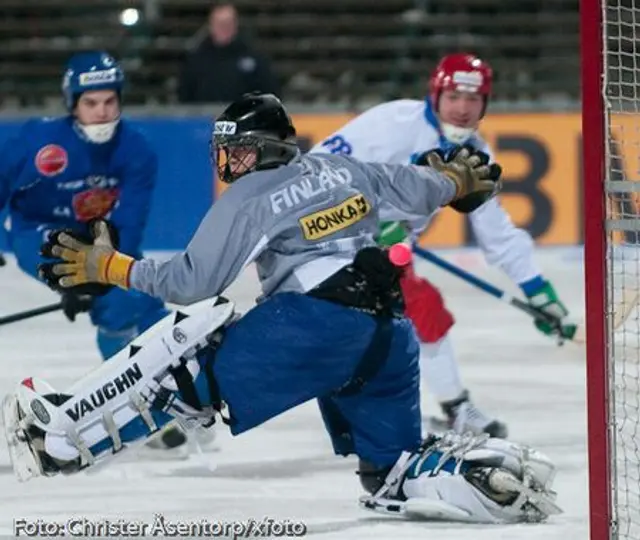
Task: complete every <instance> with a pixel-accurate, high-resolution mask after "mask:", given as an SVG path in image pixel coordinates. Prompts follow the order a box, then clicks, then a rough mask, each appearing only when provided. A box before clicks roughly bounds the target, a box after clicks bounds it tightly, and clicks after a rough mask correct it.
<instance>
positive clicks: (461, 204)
mask: <svg viewBox="0 0 640 540" xmlns="http://www.w3.org/2000/svg"><path fill="white" fill-rule="evenodd" d="M415 163H416V165H427V166H429V167H431V168H432V169H435V170H436V171H438V172H440V173H442V174H444V175H445V176H446V177H447V178H449V179H450V180H452V181H453V182H454V183H455V184H456V196H455V198H454V200H453V201H452V202H451V203H449V206H451V207H452V208H453V209H454V210H456V211H458V212H460V213H463V214H468V213H470V212H473V211H474V210H475V209H476V208H478V207H479V206H482V205H483V204H484V203H485V202H486V201H488V200H489V199H491V198H492V197H494V196H495V195H496V194H497V193H498V192H499V191H500V189H501V187H502V184H501V182H500V176H501V175H502V168H501V167H500V165H498V164H497V163H492V164H489V156H488V155H487V154H485V153H484V152H480V151H478V150H476V149H474V148H473V147H471V146H469V145H465V146H458V147H456V148H455V149H454V150H453V151H452V152H450V153H449V154H447V155H445V153H444V152H443V151H442V150H439V149H438V150H431V151H429V152H425V153H424V154H422V155H421V156H419V157H418V158H417V159H416V161H415Z"/></svg>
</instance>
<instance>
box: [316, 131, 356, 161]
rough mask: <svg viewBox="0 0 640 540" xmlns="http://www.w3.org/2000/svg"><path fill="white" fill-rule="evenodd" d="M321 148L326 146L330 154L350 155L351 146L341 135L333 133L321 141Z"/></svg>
mask: <svg viewBox="0 0 640 540" xmlns="http://www.w3.org/2000/svg"><path fill="white" fill-rule="evenodd" d="M322 146H323V148H327V149H328V150H329V152H330V153H332V154H344V155H347V156H349V155H351V152H352V151H353V148H352V147H351V144H349V143H348V142H347V141H346V140H345V139H344V137H343V136H342V135H334V136H333V137H331V138H330V139H327V140H326V141H324V142H323V143H322Z"/></svg>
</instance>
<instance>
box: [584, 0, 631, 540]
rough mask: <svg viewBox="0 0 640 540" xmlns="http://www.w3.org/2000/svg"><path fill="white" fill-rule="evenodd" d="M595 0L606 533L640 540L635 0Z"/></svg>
mask: <svg viewBox="0 0 640 540" xmlns="http://www.w3.org/2000/svg"><path fill="white" fill-rule="evenodd" d="M601 1H602V9H603V22H604V25H603V29H604V40H603V43H604V49H605V50H604V64H605V68H604V84H603V92H604V101H605V118H606V131H605V133H606V139H607V141H606V160H607V161H606V163H605V170H606V171H607V172H606V174H607V177H606V179H605V180H606V182H605V186H606V191H607V210H606V211H607V224H606V225H607V235H606V237H607V246H606V251H607V312H608V313H607V323H608V330H607V333H608V336H609V350H608V362H609V369H608V372H609V389H610V399H611V401H610V408H609V430H610V435H611V461H612V463H611V481H612V503H613V515H612V518H613V523H614V524H615V525H614V530H613V531H612V533H613V534H612V538H615V539H618V538H619V539H620V540H622V539H634V540H640V321H639V319H638V312H637V309H636V307H635V306H636V294H637V293H638V292H639V290H640V289H639V288H638V285H639V283H640V256H639V249H638V248H639V245H640V244H639V240H640V235H639V232H640V227H639V224H640V219H638V218H639V217H640V211H639V210H640V189H639V188H640V182H637V181H638V180H640V110H639V109H640V100H639V97H640V96H639V93H640V54H638V53H640V50H638V49H639V48H640V41H638V40H639V38H640V2H639V1H637V0H601ZM584 144H585V145H588V144H589V141H588V140H586V139H585V141H584ZM585 204H589V201H585ZM627 315H628V318H626V319H625V320H624V322H622V323H620V320H621V319H624V318H625V317H626V316H627Z"/></svg>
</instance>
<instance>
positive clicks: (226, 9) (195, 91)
mask: <svg viewBox="0 0 640 540" xmlns="http://www.w3.org/2000/svg"><path fill="white" fill-rule="evenodd" d="M254 90H258V91H261V92H265V93H273V94H276V95H278V96H280V88H279V85H278V84H277V82H276V79H275V77H274V76H273V74H272V73H271V69H270V68H269V64H268V62H267V60H266V58H264V57H263V56H261V55H260V54H258V52H257V51H256V50H254V49H253V48H252V47H251V45H250V44H249V43H248V42H247V40H246V39H244V38H243V36H242V35H241V34H240V33H239V31H238V12H237V10H236V8H235V6H234V5H233V4H231V3H230V2H224V3H219V4H215V5H213V6H212V7H211V9H210V11H209V32H208V35H207V36H206V37H205V38H204V39H203V40H202V42H201V43H200V44H199V45H198V47H197V48H196V49H195V50H194V51H192V52H191V53H190V54H189V56H188V57H187V58H186V61H185V63H184V66H183V69H182V73H181V76H180V82H179V85H178V99H179V100H180V102H181V103H227V102H230V101H235V100H237V99H239V98H240V97H241V96H242V95H243V94H245V93H247V92H252V91H254ZM280 97H281V96H280Z"/></svg>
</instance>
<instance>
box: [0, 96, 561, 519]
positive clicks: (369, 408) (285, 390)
mask: <svg viewBox="0 0 640 540" xmlns="http://www.w3.org/2000/svg"><path fill="white" fill-rule="evenodd" d="M212 148H213V149H214V150H215V151H216V152H217V159H216V163H217V164H218V167H219V175H220V178H222V179H224V180H225V181H227V182H229V183H230V184H231V185H230V187H229V189H227V190H226V191H225V194H224V196H223V197H222V198H220V199H219V200H218V201H216V203H215V204H214V205H213V206H212V207H211V208H210V210H209V212H208V213H207V215H206V216H205V217H204V219H203V221H202V223H201V224H200V226H199V228H198V230H197V232H196V233H195V236H194V238H193V239H192V240H191V242H190V243H189V245H188V246H187V248H186V250H185V251H184V252H181V253H178V254H176V255H175V256H174V257H172V258H171V259H169V260H167V261H163V262H160V261H155V260H153V259H147V258H142V259H137V260H136V259H133V258H132V257H129V256H127V255H125V254H122V253H120V252H118V251H117V250H116V249H115V248H114V246H113V242H112V239H111V238H110V235H109V228H108V225H107V224H106V223H105V222H104V221H97V222H94V223H92V224H91V227H90V230H91V236H90V239H87V238H85V237H81V236H79V235H74V234H73V233H72V232H70V231H65V230H60V231H56V232H54V233H52V234H51V235H50V236H49V238H48V240H47V242H46V243H45V245H44V246H43V248H42V251H43V254H44V255H45V257H48V258H49V259H50V261H51V262H48V263H46V264H44V265H42V267H41V269H40V271H41V276H42V278H43V279H44V280H45V281H46V282H47V283H48V284H49V285H50V286H51V287H53V288H56V289H61V290H64V289H68V288H74V287H79V286H83V285H84V284H86V283H102V284H105V285H107V286H114V287H120V288H123V289H136V290H141V291H144V292H147V293H148V294H152V295H154V296H156V297H159V298H161V299H163V300H165V301H167V302H171V303H176V304H181V305H183V306H186V307H184V308H181V309H180V310H179V311H177V312H176V313H173V314H171V315H169V316H167V317H165V318H164V319H162V320H161V321H159V322H158V323H157V324H156V325H154V326H152V327H151V328H149V329H148V330H147V331H146V332H144V333H143V334H142V335H141V336H139V337H138V338H136V339H135V340H134V341H133V342H132V343H131V344H130V345H129V346H128V347H127V348H125V349H123V350H121V351H120V352H119V353H118V354H117V355H116V356H115V357H113V358H112V359H111V360H110V361H109V362H107V363H105V364H103V365H102V366H100V367H99V368H98V369H96V370H95V371H94V372H92V373H90V374H89V375H87V376H86V377H84V378H83V379H81V380H79V381H77V382H76V383H75V384H74V385H72V386H71V387H70V388H69V389H67V390H65V391H63V392H60V391H57V390H55V389H53V388H51V387H49V386H48V385H47V384H46V383H45V382H44V381H40V380H38V379H37V378H31V379H27V380H25V381H23V382H22V383H20V384H19V385H18V387H17V389H16V391H15V392H14V393H13V394H11V395H9V396H8V397H7V398H6V399H5V400H4V403H3V417H4V430H5V434H6V437H7V441H8V445H9V452H10V455H11V459H12V463H13V467H14V470H15V472H16V474H17V476H18V477H19V478H20V479H21V480H28V479H29V478H32V477H37V476H45V477H49V476H55V475H58V474H77V473H78V472H80V471H83V470H89V469H91V468H95V467H98V466H101V465H107V464H109V461H110V460H113V459H115V458H116V457H117V456H119V455H123V454H125V453H126V452H128V451H130V450H131V449H132V448H134V447H135V446H136V445H138V444H141V443H144V442H145V441H148V440H149V439H150V438H153V437H154V436H156V435H157V433H159V430H161V429H162V428H163V426H165V425H167V423H169V422H172V421H177V422H179V423H180V424H181V425H182V426H183V427H184V428H185V429H187V430H189V429H192V428H195V427H204V428H206V427H211V426H212V425H213V424H214V422H215V421H216V419H222V420H223V421H224V423H225V424H226V425H228V428H229V430H230V432H231V434H232V435H234V436H240V435H242V434H243V433H245V432H247V431H249V430H252V429H257V428H259V426H260V425H262V424H264V423H265V422H268V421H269V420H271V419H272V418H274V417H276V416H279V415H280V414H283V413H285V412H287V411H289V410H291V409H293V408H295V407H297V406H298V405H300V404H302V403H305V402H308V401H310V400H313V399H322V400H323V402H324V403H325V405H327V406H328V407H329V408H330V409H331V410H332V411H333V414H332V419H331V421H328V419H327V418H326V417H325V416H324V415H323V420H324V421H325V427H326V429H327V431H328V433H329V436H330V437H331V440H332V442H333V449H334V452H335V453H336V454H337V455H344V456H346V455H355V456H357V458H358V464H359V465H358V474H359V476H360V481H361V483H362V486H363V488H364V490H365V491H366V492H367V494H366V495H365V496H363V497H362V499H361V506H362V507H363V508H364V509H366V510H371V511H376V512H382V513H386V514H394V515H401V516H404V517H406V518H407V519H411V518H420V519H427V520H449V521H462V522H474V523H516V522H522V521H533V522H537V521H543V520H545V519H547V518H548V517H549V516H551V515H553V514H556V513H558V512H560V509H559V508H558V506H557V505H556V503H555V493H554V492H553V489H552V483H553V479H554V474H555V467H554V465H553V464H552V463H551V461H550V460H549V459H548V458H547V457H545V456H544V455H542V454H541V453H539V452H537V451H535V450H533V449H530V448H528V447H525V446H522V445H518V444H515V443H512V442H508V441H504V440H493V439H489V438H488V435H487V434H481V435H479V436H474V435H472V434H455V433H447V434H446V435H444V436H442V437H435V436H429V437H427V438H426V439H424V438H423V437H422V431H421V416H420V403H419V344H418V342H417V340H416V337H415V333H414V331H413V327H412V326H411V323H410V322H409V321H408V319H406V317H405V316H404V306H403V305H402V293H401V288H400V278H401V276H402V268H401V267H399V266H397V265H395V264H394V263H393V260H392V258H390V256H389V251H388V250H386V249H383V248H381V247H379V246H376V245H375V241H374V238H373V237H374V234H375V232H376V230H377V224H378V223H379V207H380V205H381V204H382V202H383V201H384V203H385V204H386V205H387V206H388V207H389V208H395V209H396V210H395V212H396V214H397V215H398V217H400V216H404V215H420V214H422V215H429V214H431V213H432V212H434V211H435V210H437V209H438V208H439V207H440V206H443V205H448V204H451V203H455V202H459V201H464V202H465V204H463V205H462V206H463V207H464V208H471V207H473V204H475V202H474V201H476V202H478V203H481V202H482V201H483V200H486V199H488V198H490V197H492V196H493V195H494V194H495V193H496V191H497V189H499V178H500V172H501V171H500V168H499V166H498V165H497V164H493V165H489V163H488V157H487V156H486V155H484V154H482V153H481V152H476V151H474V150H472V149H469V148H461V149H460V150H459V151H458V152H456V153H454V154H452V155H450V156H447V157H446V158H445V157H444V156H443V155H442V154H440V153H438V152H433V153H429V154H428V155H427V156H425V163H427V164H428V165H423V166H415V165H379V164H371V163H362V162H359V161H357V160H355V159H354V158H350V157H347V156H333V155H327V156H309V155H307V156H301V155H300V153H299V150H298V148H297V146H296V144H295V128H294V127H293V124H292V123H291V119H290V117H289V115H288V114H287V112H286V110H285V109H284V107H283V106H282V104H281V103H280V101H279V100H278V99H277V98H276V97H274V96H272V95H262V94H251V95H247V96H244V97H243V98H242V99H240V100H239V101H237V102H234V103H233V104H231V105H230V106H229V107H228V108H227V109H226V110H225V112H224V113H223V115H222V116H221V117H219V118H218V119H217V121H216V122H215V125H214V129H213V140H212ZM294 188H295V189H294ZM294 194H295V197H294ZM302 194H303V195H304V196H303V195H302ZM467 203H468V204H467ZM455 206H458V205H455ZM251 262H255V263H256V265H257V267H258V275H259V277H260V281H261V284H262V289H263V297H262V298H261V299H260V301H259V302H258V303H257V305H256V306H255V307H254V308H252V309H251V310H249V311H248V312H247V313H246V314H244V315H243V316H241V317H240V316H238V315H237V314H236V313H235V309H234V305H233V303H232V302H230V301H228V300H226V299H225V298H223V297H221V296H220V294H221V292H222V291H224V290H225V289H226V288H227V287H228V286H229V285H230V284H231V283H232V282H233V281H234V280H235V279H236V278H237V277H238V275H239V274H240V272H241V271H242V269H243V268H244V267H245V266H246V265H247V264H249V263H251ZM326 410H327V407H325V408H324V409H323V412H324V411H326Z"/></svg>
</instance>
